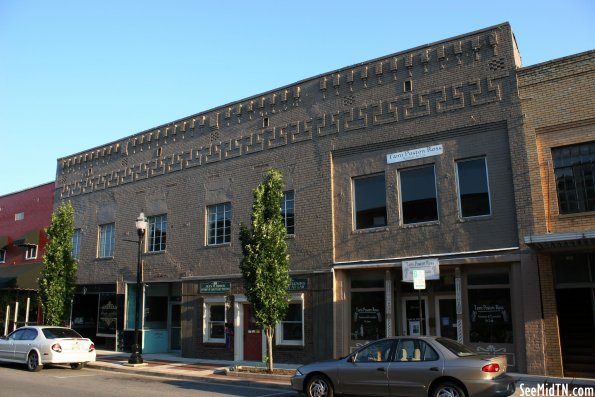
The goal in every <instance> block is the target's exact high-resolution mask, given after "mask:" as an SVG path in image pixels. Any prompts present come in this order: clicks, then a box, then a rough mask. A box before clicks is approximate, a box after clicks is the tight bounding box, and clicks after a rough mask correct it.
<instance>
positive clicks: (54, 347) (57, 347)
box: [52, 343, 62, 353]
mask: <svg viewBox="0 0 595 397" xmlns="http://www.w3.org/2000/svg"><path fill="white" fill-rule="evenodd" d="M52 350H53V351H55V352H58V353H62V346H60V344H59V343H54V344H53V345H52Z"/></svg>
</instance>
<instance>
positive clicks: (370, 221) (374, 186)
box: [353, 174, 387, 229]
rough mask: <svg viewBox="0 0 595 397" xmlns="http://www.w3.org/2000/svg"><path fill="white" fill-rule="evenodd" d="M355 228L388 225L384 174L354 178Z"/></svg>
mask: <svg viewBox="0 0 595 397" xmlns="http://www.w3.org/2000/svg"><path fill="white" fill-rule="evenodd" d="M353 202H354V204H353V206H354V208H353V211H354V214H353V215H354V220H353V221H354V224H355V229H369V228H375V227H383V226H386V219H387V218H386V182H385V180H384V174H377V175H368V176H363V177H358V178H354V179H353Z"/></svg>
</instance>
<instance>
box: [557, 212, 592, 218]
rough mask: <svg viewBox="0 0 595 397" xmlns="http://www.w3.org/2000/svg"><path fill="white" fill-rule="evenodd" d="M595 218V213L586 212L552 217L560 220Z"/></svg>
mask: <svg viewBox="0 0 595 397" xmlns="http://www.w3.org/2000/svg"><path fill="white" fill-rule="evenodd" d="M585 216H588V217H595V211H585V212H573V213H571V214H556V215H554V214H552V217H555V218H558V219H573V218H582V217H585Z"/></svg>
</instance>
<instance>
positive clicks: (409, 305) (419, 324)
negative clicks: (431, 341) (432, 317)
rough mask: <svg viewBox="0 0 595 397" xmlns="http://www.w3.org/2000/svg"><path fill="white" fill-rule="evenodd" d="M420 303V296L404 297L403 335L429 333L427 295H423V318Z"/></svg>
mask: <svg viewBox="0 0 595 397" xmlns="http://www.w3.org/2000/svg"><path fill="white" fill-rule="evenodd" d="M419 304H420V299H419V298H418V297H404V298H403V335H408V336H416V335H429V333H428V330H427V324H428V308H427V297H425V296H422V297H421V319H420V318H419Z"/></svg>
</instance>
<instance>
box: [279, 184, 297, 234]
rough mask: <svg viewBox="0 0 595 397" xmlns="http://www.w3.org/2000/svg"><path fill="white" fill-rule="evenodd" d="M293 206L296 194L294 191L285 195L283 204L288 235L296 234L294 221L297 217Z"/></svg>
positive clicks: (282, 209)
mask: <svg viewBox="0 0 595 397" xmlns="http://www.w3.org/2000/svg"><path fill="white" fill-rule="evenodd" d="M293 204H294V194H293V190H290V191H287V192H284V193H283V203H281V215H282V216H283V221H284V222H285V229H286V230H287V234H294V233H295V228H294V221H295V215H294V211H293Z"/></svg>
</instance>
